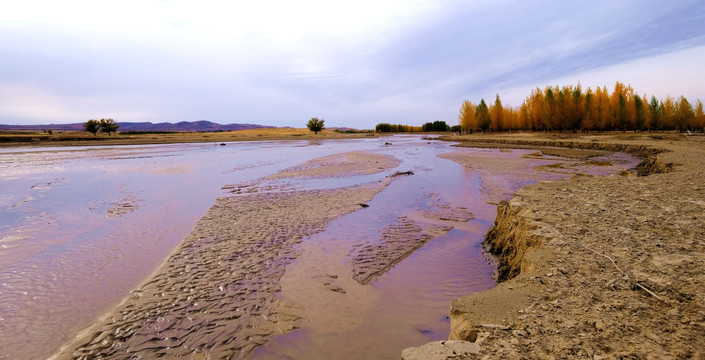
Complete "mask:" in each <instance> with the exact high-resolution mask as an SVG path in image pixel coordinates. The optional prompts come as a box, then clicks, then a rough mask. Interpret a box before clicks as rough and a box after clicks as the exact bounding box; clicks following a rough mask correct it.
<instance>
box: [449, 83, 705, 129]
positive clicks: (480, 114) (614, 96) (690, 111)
mask: <svg viewBox="0 0 705 360" xmlns="http://www.w3.org/2000/svg"><path fill="white" fill-rule="evenodd" d="M458 120H459V121H460V127H461V128H462V130H463V132H473V131H508V130H529V131H565V130H568V131H576V132H577V131H582V132H585V131H613V130H619V131H658V130H678V131H686V130H700V131H705V115H704V114H703V103H702V102H701V101H700V100H697V101H696V103H695V105H693V104H691V103H690V102H689V101H688V99H686V98H685V97H684V96H680V97H678V98H677V99H674V98H673V97H670V96H669V97H667V98H665V99H663V100H659V99H658V98H656V97H655V96H651V97H650V98H649V97H648V96H647V95H646V94H644V95H638V94H637V93H636V92H635V91H634V89H633V88H632V87H631V86H629V85H624V84H623V83H620V82H617V83H616V84H615V87H614V90H613V91H612V92H611V93H610V92H609V91H608V90H607V87H606V86H603V87H598V88H596V89H595V90H592V89H591V88H589V87H588V88H587V90H583V89H582V87H581V86H580V84H578V85H577V86H572V85H568V86H563V87H558V86H547V87H546V88H545V89H543V90H541V89H540V88H536V89H534V90H532V92H531V94H530V95H529V96H528V97H527V98H526V100H524V102H523V103H522V104H521V106H519V107H511V106H505V105H503V104H502V100H501V99H500V97H499V94H497V96H496V97H495V101H494V103H490V104H488V103H487V102H485V99H481V100H480V102H479V103H477V104H475V103H472V102H470V101H468V100H466V101H464V102H463V103H462V105H461V106H460V113H459V115H458Z"/></svg>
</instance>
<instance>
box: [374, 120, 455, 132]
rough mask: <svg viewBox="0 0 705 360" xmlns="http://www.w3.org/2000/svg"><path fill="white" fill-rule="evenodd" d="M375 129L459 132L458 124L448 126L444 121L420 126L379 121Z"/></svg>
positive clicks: (378, 130)
mask: <svg viewBox="0 0 705 360" xmlns="http://www.w3.org/2000/svg"><path fill="white" fill-rule="evenodd" d="M375 131H376V132H379V133H383V132H398V133H405V132H441V131H454V132H460V125H455V126H450V125H448V124H447V123H446V122H445V121H439V120H436V121H433V122H427V123H425V124H423V125H422V126H411V125H402V124H389V123H379V124H377V126H375Z"/></svg>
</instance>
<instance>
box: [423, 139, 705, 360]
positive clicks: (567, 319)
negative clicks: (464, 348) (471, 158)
mask: <svg viewBox="0 0 705 360" xmlns="http://www.w3.org/2000/svg"><path fill="white" fill-rule="evenodd" d="M550 136H552V135H549V137H550ZM661 137H662V139H659V138H653V137H652V136H650V135H649V134H637V135H630V136H569V137H567V139H566V138H565V136H564V137H561V138H557V139H550V138H547V136H546V135H540V134H538V135H531V134H515V135H500V136H485V137H480V136H471V137H467V138H465V140H469V141H470V142H473V143H493V144H494V143H502V144H510V145H514V144H520V145H526V146H551V147H561V146H568V147H572V148H581V149H593V150H608V151H625V152H630V153H632V154H636V155H639V156H642V157H645V158H646V160H645V161H644V162H643V163H642V164H641V165H640V167H639V169H638V173H639V174H640V175H647V174H649V175H648V176H630V177H625V176H608V177H578V176H576V177H573V178H571V179H568V180H560V181H553V182H542V183H538V184H535V185H530V186H527V187H524V188H523V189H521V190H520V191H519V192H518V193H517V194H516V195H515V196H514V197H513V199H512V200H511V201H510V202H502V203H501V204H500V205H499V207H498V215H497V220H496V225H495V227H494V228H493V229H492V230H491V231H490V232H489V233H488V235H487V237H486V242H485V245H486V248H487V249H488V251H490V252H492V253H494V254H495V255H496V256H497V261H498V280H499V281H500V283H499V284H498V285H497V287H495V288H494V289H492V290H490V291H487V292H483V293H479V294H474V295H471V296H467V297H463V298H461V299H457V300H456V301H454V302H453V304H452V311H451V333H450V338H451V339H461V340H468V341H472V342H475V343H476V344H478V345H479V346H480V348H479V350H478V351H477V352H476V353H474V354H468V355H467V356H468V357H467V358H483V359H484V358H526V359H553V358H561V359H562V358H584V359H603V358H610V359H612V358H629V359H637V358H639V359H640V358H645V359H650V358H653V359H669V358H676V359H680V358H695V359H703V358H705V350H703V349H705V183H704V182H703V179H704V178H705V177H704V175H705V138H702V137H685V136H677V135H670V134H668V135H665V136H661ZM454 140H464V139H463V138H456V139H454ZM469 146H472V145H469ZM674 164H675V165H674ZM410 358H411V357H410ZM436 358H450V357H436Z"/></svg>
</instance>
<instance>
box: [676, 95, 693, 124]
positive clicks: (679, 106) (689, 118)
mask: <svg viewBox="0 0 705 360" xmlns="http://www.w3.org/2000/svg"><path fill="white" fill-rule="evenodd" d="M675 120H676V124H675V125H676V130H678V131H684V130H686V129H689V128H691V127H693V125H695V124H694V120H695V111H693V106H692V105H690V102H688V99H686V98H685V96H682V95H681V97H680V98H678V102H676V116H675Z"/></svg>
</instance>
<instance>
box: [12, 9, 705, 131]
mask: <svg viewBox="0 0 705 360" xmlns="http://www.w3.org/2000/svg"><path fill="white" fill-rule="evenodd" d="M0 3H1V4H2V11H0V54H1V55H0V123H1V124H48V123H71V122H84V121H86V120H88V119H90V118H103V117H112V118H114V119H115V120H116V121H117V122H120V121H151V122H164V121H166V122H178V121H194V120H210V121H213V122H218V123H222V124H225V123H255V124H263V125H273V126H295V127H304V124H305V122H306V121H307V120H308V119H309V118H311V117H314V116H315V117H320V118H324V119H325V120H326V125H327V126H328V127H332V126H348V127H355V128H373V127H374V125H375V124H377V123H379V122H391V123H402V124H410V125H421V124H423V123H424V122H427V121H434V120H444V121H446V122H448V123H449V124H456V123H457V114H458V108H459V106H460V104H461V102H462V101H463V100H465V99H467V100H471V101H474V102H476V101H479V99H480V98H485V99H494V97H495V94H497V93H499V95H500V96H501V97H502V99H503V102H504V103H505V104H506V103H509V104H510V105H514V106H517V105H520V104H521V102H522V101H523V99H524V98H525V97H526V96H527V95H528V94H529V92H530V90H531V89H533V88H536V87H541V88H543V87H545V86H546V85H568V84H577V83H578V82H580V83H581V84H582V85H583V87H585V88H586V87H588V86H591V87H593V88H594V87H595V86H602V85H606V86H607V87H608V88H609V89H612V87H613V86H614V83H615V81H621V82H624V83H627V84H631V85H632V87H634V89H635V90H636V91H637V92H638V93H640V94H644V93H646V94H648V95H656V96H657V97H659V98H664V97H666V96H669V95H670V96H674V97H676V96H680V95H684V96H686V97H687V98H688V99H689V100H691V103H694V102H695V100H696V99H701V100H705V65H703V64H705V1H702V0H693V1H688V0H683V1H670V0H669V1H656V0H639V1H630V0H624V1H621V0H620V1H615V0H607V1H601V0H597V1H566V0H561V1H541V0H539V1H502V0H477V1H471V0H466V1H456V0H437V1H427V0H357V1H332V0H297V1H280V0H258V1H234V0H233V1H225V0H223V1H220V0H204V1H198V2H196V1H186V0H173V1H172V0H126V1H125V0H123V1H102V0H86V1H74V0H67V1H54V0H51V1H34V0H23V1H11V0H0Z"/></svg>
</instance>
